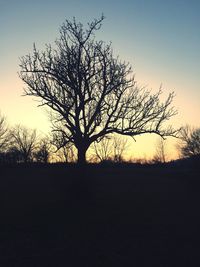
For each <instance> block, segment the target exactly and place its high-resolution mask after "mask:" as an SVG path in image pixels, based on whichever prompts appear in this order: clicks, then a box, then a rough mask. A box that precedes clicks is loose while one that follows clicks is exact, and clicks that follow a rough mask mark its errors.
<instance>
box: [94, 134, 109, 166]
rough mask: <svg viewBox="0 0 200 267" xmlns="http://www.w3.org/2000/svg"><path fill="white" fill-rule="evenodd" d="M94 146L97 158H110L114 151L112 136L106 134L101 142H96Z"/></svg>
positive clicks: (101, 159)
mask: <svg viewBox="0 0 200 267" xmlns="http://www.w3.org/2000/svg"><path fill="white" fill-rule="evenodd" d="M93 148H94V152H95V156H96V158H97V160H100V161H106V160H109V159H110V158H111V155H112V152H113V147H112V142H111V137H107V136H105V137H104V138H103V139H101V141H100V142H94V143H93Z"/></svg>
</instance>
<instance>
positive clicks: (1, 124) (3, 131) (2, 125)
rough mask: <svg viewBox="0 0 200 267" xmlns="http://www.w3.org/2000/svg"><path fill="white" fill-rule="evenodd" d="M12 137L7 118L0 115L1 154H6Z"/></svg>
mask: <svg viewBox="0 0 200 267" xmlns="http://www.w3.org/2000/svg"><path fill="white" fill-rule="evenodd" d="M9 142H10V136H9V130H8V126H7V123H6V118H5V117H4V116H2V115H1V114H0V152H4V151H5V150H6V149H7V148H8V145H9Z"/></svg>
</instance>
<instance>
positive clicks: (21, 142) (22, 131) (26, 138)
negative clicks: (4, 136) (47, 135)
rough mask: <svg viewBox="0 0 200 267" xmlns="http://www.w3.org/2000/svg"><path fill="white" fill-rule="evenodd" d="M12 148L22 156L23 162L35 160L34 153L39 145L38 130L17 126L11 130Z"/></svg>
mask: <svg viewBox="0 0 200 267" xmlns="http://www.w3.org/2000/svg"><path fill="white" fill-rule="evenodd" d="M10 135H11V138H12V148H13V149H14V150H16V151H18V152H19V153H20V154H21V158H22V161H24V162H30V161H32V160H33V152H34V150H35V149H36V145H37V136H36V130H31V129H28V128H26V127H23V126H21V125H17V126H16V127H15V128H13V129H12V130H11V133H10Z"/></svg>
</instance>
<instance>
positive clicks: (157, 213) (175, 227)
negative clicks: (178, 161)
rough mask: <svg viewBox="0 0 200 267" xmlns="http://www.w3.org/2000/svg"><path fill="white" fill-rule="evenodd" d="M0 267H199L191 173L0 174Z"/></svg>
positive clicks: (28, 169)
mask: <svg viewBox="0 0 200 267" xmlns="http://www.w3.org/2000/svg"><path fill="white" fill-rule="evenodd" d="M0 172H1V173H0V205H1V208H0V212H1V219H0V266H1V267H4V266H20V267H23V266H26V267H31V266H36V267H37V266H41V267H47V266H48V267H49V266H55V267H61V266H69V267H70V266H80V267H84V266H116V267H117V266H136V267H137V266H148V267H149V266H154V267H155V266H162V267H164V266H193V267H194V266H200V256H199V255H200V229H199V228H200V215H199V210H200V205H199V204H200V194H199V193H200V180H199V178H198V174H199V168H197V167H196V168H193V167H184V166H179V167H177V166H176V167H174V166H170V165H168V166H154V167H153V166H134V165H127V166H126V165H124V166H123V165H121V166H120V165H119V166H111V165H110V166H109V165H108V166H88V167H87V168H86V169H85V170H84V171H81V172H80V171H79V170H77V169H76V167H75V166H64V165H46V166H45V165H32V166H31V165H30V166H23V165H19V166H7V167H4V168H3V167H2V168H1V169H0Z"/></svg>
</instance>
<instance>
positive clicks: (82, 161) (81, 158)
mask: <svg viewBox="0 0 200 267" xmlns="http://www.w3.org/2000/svg"><path fill="white" fill-rule="evenodd" d="M87 149H88V146H85V145H81V146H79V147H78V161H77V163H78V165H79V166H85V165H86V151H87Z"/></svg>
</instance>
